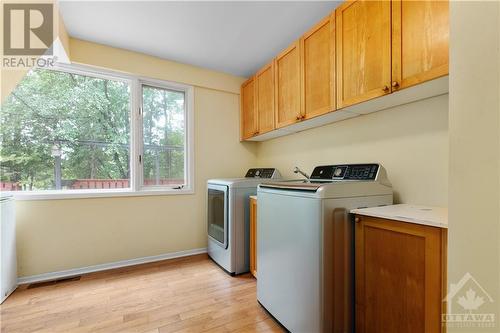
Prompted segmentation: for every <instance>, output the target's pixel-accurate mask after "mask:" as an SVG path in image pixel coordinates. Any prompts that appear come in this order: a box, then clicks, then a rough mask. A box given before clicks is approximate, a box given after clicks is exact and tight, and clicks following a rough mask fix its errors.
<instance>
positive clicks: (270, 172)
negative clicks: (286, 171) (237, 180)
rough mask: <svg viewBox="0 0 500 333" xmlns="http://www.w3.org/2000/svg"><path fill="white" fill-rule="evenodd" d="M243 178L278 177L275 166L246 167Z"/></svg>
mask: <svg viewBox="0 0 500 333" xmlns="http://www.w3.org/2000/svg"><path fill="white" fill-rule="evenodd" d="M245 178H279V172H278V170H276V169H275V168H254V169H248V171H247V174H246V175H245Z"/></svg>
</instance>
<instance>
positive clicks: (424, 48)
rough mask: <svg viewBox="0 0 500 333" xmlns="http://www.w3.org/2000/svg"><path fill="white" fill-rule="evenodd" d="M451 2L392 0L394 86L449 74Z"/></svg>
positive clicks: (403, 85) (401, 86)
mask: <svg viewBox="0 0 500 333" xmlns="http://www.w3.org/2000/svg"><path fill="white" fill-rule="evenodd" d="M448 16H449V15H448V1H442V0H421V1H407V0H403V1H401V0H393V1H392V22H393V23H392V29H393V30H392V36H393V37H392V38H393V40H392V62H393V64H392V66H393V72H392V77H393V81H392V87H393V90H395V89H398V88H406V87H410V86H413V85H415V84H418V83H422V82H424V81H428V80H432V79H435V78H437V77H440V76H443V75H447V74H448V39H449V20H448Z"/></svg>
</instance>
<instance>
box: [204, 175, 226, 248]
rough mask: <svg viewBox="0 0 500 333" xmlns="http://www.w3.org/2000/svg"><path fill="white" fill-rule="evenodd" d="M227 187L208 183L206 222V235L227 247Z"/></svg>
mask: <svg viewBox="0 0 500 333" xmlns="http://www.w3.org/2000/svg"><path fill="white" fill-rule="evenodd" d="M227 210H228V187H227V186H224V185H216V184H208V204H207V222H208V236H209V237H210V238H211V239H213V240H214V241H215V242H217V244H218V245H220V246H222V247H223V248H225V249H227V245H228V244H227V234H228V221H227V217H228V212H227Z"/></svg>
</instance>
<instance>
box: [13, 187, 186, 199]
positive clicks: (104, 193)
mask: <svg viewBox="0 0 500 333" xmlns="http://www.w3.org/2000/svg"><path fill="white" fill-rule="evenodd" d="M4 193H9V194H12V196H13V197H14V199H16V200H20V201H30V200H63V199H91V198H117V197H146V196H153V195H186V194H194V190H193V189H191V188H183V189H180V190H176V189H168V188H162V189H147V190H141V191H133V190H131V189H119V190H101V191H93V190H91V191H88V190H68V191H64V192H61V191H43V192H42V191H40V192H31V193H30V192H4Z"/></svg>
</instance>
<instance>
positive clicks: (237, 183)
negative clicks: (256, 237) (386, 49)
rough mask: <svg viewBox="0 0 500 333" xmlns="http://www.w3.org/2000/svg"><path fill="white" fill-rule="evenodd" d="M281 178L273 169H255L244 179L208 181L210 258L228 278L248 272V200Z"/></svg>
mask: <svg viewBox="0 0 500 333" xmlns="http://www.w3.org/2000/svg"><path fill="white" fill-rule="evenodd" d="M279 178H280V173H279V172H278V170H276V169H274V168H256V169H249V170H248V172H247V173H246V175H245V177H244V178H232V179H210V180H208V182H207V191H208V197H207V198H208V199H207V200H208V204H207V222H208V255H209V256H210V258H212V259H213V260H214V261H215V262H216V263H217V264H218V265H219V266H220V267H222V268H223V269H224V270H225V271H227V272H228V273H229V274H232V275H234V274H241V273H245V272H248V271H249V262H250V259H249V244H250V239H249V238H250V235H249V233H250V232H249V223H250V222H249V209H250V208H249V196H251V195H255V194H256V192H257V186H258V185H259V184H260V183H262V182H265V181H269V180H272V179H274V180H276V179H279Z"/></svg>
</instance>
